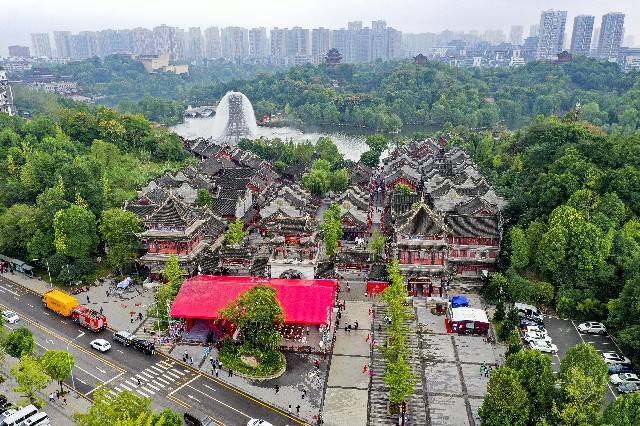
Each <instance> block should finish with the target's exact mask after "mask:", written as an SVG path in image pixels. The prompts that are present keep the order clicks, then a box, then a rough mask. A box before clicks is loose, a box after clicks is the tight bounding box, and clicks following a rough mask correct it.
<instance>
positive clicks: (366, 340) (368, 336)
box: [364, 333, 371, 343]
mask: <svg viewBox="0 0 640 426" xmlns="http://www.w3.org/2000/svg"><path fill="white" fill-rule="evenodd" d="M370 337H371V334H370V333H367V337H366V338H365V339H364V341H365V342H367V343H369V338H370Z"/></svg>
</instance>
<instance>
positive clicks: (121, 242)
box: [99, 209, 142, 269]
mask: <svg viewBox="0 0 640 426" xmlns="http://www.w3.org/2000/svg"><path fill="white" fill-rule="evenodd" d="M99 230H100V235H101V236H102V240H103V241H104V242H105V245H106V251H107V262H108V263H109V265H110V266H111V267H113V268H118V269H120V268H122V267H123V266H124V265H125V264H126V263H127V262H129V261H130V260H131V258H133V257H134V256H135V255H136V252H137V249H138V245H139V244H138V238H137V236H136V233H137V232H140V231H141V230H142V228H141V226H140V219H138V216H137V215H136V214H135V213H133V212H130V211H126V210H122V209H109V210H104V211H103V212H102V217H101V218H100V225H99Z"/></svg>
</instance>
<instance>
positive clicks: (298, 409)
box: [296, 404, 300, 415]
mask: <svg viewBox="0 0 640 426" xmlns="http://www.w3.org/2000/svg"><path fill="white" fill-rule="evenodd" d="M296 414H297V415H300V404H298V405H297V406H296Z"/></svg>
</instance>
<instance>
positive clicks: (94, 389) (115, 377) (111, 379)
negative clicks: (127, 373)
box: [86, 371, 124, 396]
mask: <svg viewBox="0 0 640 426" xmlns="http://www.w3.org/2000/svg"><path fill="white" fill-rule="evenodd" d="M123 374H124V371H123V372H121V373H119V374H118V375H117V376H113V377H112V378H110V379H109V380H107V381H106V382H104V383H102V384H101V385H100V386H98V387H95V388H93V389H91V390H90V391H89V392H87V393H86V395H87V396H89V395H91V394H92V393H93V392H95V391H96V390H98V389H99V388H101V387H102V386H106V385H108V384H109V383H111V382H112V381H114V380H115V379H117V378H118V377H120V376H122V375H123Z"/></svg>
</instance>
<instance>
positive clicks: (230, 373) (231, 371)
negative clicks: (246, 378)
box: [229, 369, 233, 377]
mask: <svg viewBox="0 0 640 426" xmlns="http://www.w3.org/2000/svg"><path fill="white" fill-rule="evenodd" d="M229 377H233V370H232V369H229Z"/></svg>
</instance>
